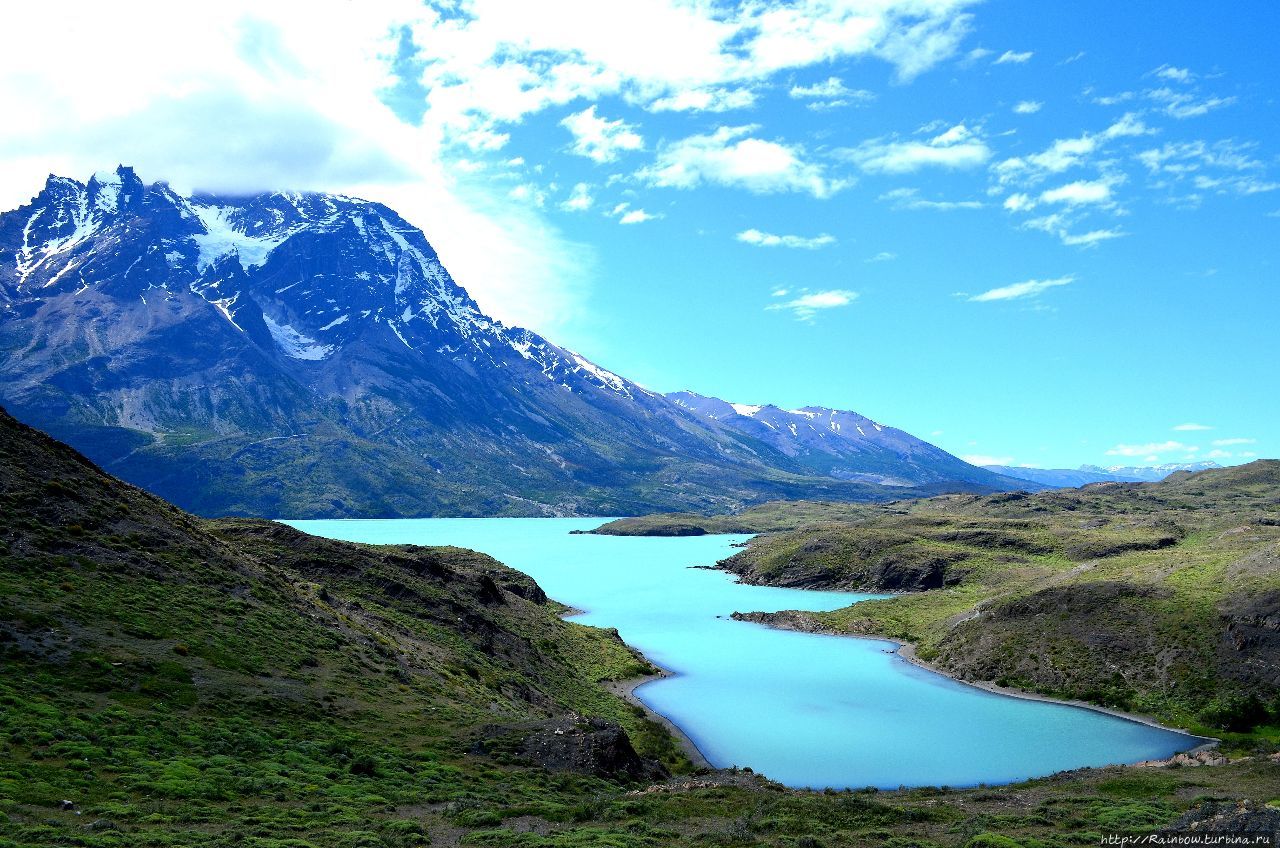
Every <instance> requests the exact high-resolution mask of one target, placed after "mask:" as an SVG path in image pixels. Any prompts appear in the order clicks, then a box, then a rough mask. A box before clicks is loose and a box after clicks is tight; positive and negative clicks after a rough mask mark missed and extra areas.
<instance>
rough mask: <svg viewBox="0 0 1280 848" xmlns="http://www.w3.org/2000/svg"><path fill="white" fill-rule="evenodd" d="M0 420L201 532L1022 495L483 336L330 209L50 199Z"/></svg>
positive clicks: (25, 221)
mask: <svg viewBox="0 0 1280 848" xmlns="http://www.w3.org/2000/svg"><path fill="white" fill-rule="evenodd" d="M0 400H2V401H3V403H4V404H6V405H7V406H8V407H9V408H10V409H11V410H12V411H13V412H14V414H15V415H17V416H18V417H20V418H21V419H23V420H25V421H27V422H29V423H31V424H34V425H36V426H38V427H41V428H42V429H45V430H47V431H48V432H50V433H52V434H54V435H55V436H57V437H58V438H60V439H63V440H65V441H67V442H69V443H70V444H72V445H74V446H75V447H77V448H79V449H80V450H82V451H84V452H85V453H86V454H88V455H89V456H90V457H91V458H93V459H94V460H95V461H97V462H99V463H100V464H102V465H103V466H104V467H105V468H107V469H108V470H110V471H111V472H112V473H114V474H117V475H119V476H120V477H123V478H124V479H126V480H128V481H130V482H133V483H135V484H138V485H141V486H143V487H144V488H147V489H149V490H150V491H152V492H155V493H157V494H159V495H161V496H162V497H165V498H167V499H169V500H171V501H173V502H175V503H177V504H179V505H180V506H182V507H184V508H187V509H190V510H193V511H195V512H198V513H201V514H205V515H226V514H249V515H262V516H292V517H312V516H314V517H343V516H367V517H372V516H397V515H450V514H451V515H545V514H584V513H586V514H616V515H623V514H635V513H641V512H649V511H653V510H656V509H695V510H723V509H729V508H734V507H737V506H741V505H743V504H746V503H752V502H758V501H762V500H767V499H772V498H795V497H809V498H827V499H833V500H885V499H891V498H899V497H903V496H913V495H928V494H934V493H937V492H942V491H972V492H991V491H998V490H1009V489H1016V488H1034V487H1035V486H1034V484H1028V483H1027V482H1025V481H1023V480H1017V479H1013V478H1011V477H1008V476H1004V475H1001V474H997V473H994V472H992V471H989V470H986V469H982V468H977V467H975V466H972V465H969V464H967V463H965V462H963V461H961V460H960V459H958V458H956V457H954V456H952V455H950V454H948V453H946V452H945V451H942V450H941V449H939V448H937V447H934V446H933V445H930V444H928V443H926V442H924V441H922V440H920V439H917V438H915V437H914V436H911V435H910V434H908V433H905V432H903V431H901V430H896V429H894V428H891V427H886V426H883V425H881V424H879V423H876V422H874V421H871V420H870V419H868V418H865V417H863V416H861V415H858V414H856V413H852V412H844V411H838V410H831V409H824V408H819V407H805V408H803V409H799V410H783V409H779V408H777V407H773V406H759V407H756V406H745V405H742V404H731V403H726V402H724V401H721V400H717V399H715V398H709V397H704V396H701V395H695V394H692V393H687V392H681V393H676V394H673V395H670V396H665V395H662V394H660V393H657V392H653V391H650V390H648V389H646V388H644V387H642V386H640V385H638V384H636V383H634V382H632V381H630V380H627V379H625V378H624V377H621V376H618V375H617V374H614V373H612V372H610V371H608V370H606V369H604V368H602V367H600V366H598V365H596V364H595V363H593V362H591V361H589V360H588V359H586V358H585V357H583V356H581V355H579V354H578V353H575V352H574V351H571V350H568V349H567V348H564V347H561V346H558V345H556V344H554V343H552V342H550V341H548V340H547V339H545V338H543V337H542V336H540V335H538V334H536V333H534V332H531V331H529V330H525V329H521V328H517V327H508V326H505V325H503V324H502V323H500V322H498V321H495V320H493V319H491V318H489V317H488V316H486V315H485V314H484V313H483V312H482V311H481V310H480V308H479V306H477V304H476V303H475V301H474V300H472V298H471V297H470V296H469V295H468V294H467V292H466V291H465V290H464V289H463V288H462V287H461V286H459V285H458V284H457V283H456V282H455V281H454V280H453V278H452V277H451V276H450V275H449V272H448V271H447V270H446V269H445V267H444V266H443V265H442V264H441V261H440V258H439V256H438V255H437V254H436V251H435V250H434V249H433V248H432V247H431V245H430V243H428V241H427V239H426V237H425V236H424V235H423V234H422V233H421V232H420V231H419V230H417V229H415V228H414V227H412V226H411V225H410V224H408V223H407V222H406V221H405V220H404V219H402V218H401V217H400V216H399V215H397V214H396V213H395V212H394V211H392V210H391V209H389V208H387V207H386V206H383V205H381V204H378V203H374V202H369V201H365V200H359V199H355V198H351V197H345V196H341V195H331V194H315V193H307V194H299V193H289V192H275V193H264V194H257V195H251V196H242V197H240V196H238V197H226V196H215V195H208V194H194V195H190V196H184V195H182V194H179V193H178V192H175V191H174V190H172V189H171V188H170V187H169V186H168V185H167V184H165V183H163V182H157V183H153V184H150V185H147V184H144V183H143V182H142V180H141V179H139V177H138V176H137V175H136V174H135V173H134V171H133V170H132V169H131V168H128V167H124V166H121V167H119V168H117V169H116V170H114V171H107V172H100V173H98V174H95V175H94V176H93V177H92V178H91V179H89V180H88V181H87V182H83V183H82V182H79V181H77V180H73V179H69V178H66V177H59V176H50V177H49V178H48V180H47V182H46V184H45V186H44V188H43V190H42V191H41V192H40V193H39V194H38V195H37V196H36V197H35V198H34V199H33V200H32V202H31V203H29V204H28V205H26V206H23V207H21V208H19V209H17V210H14V211H11V212H7V213H4V214H3V215H0Z"/></svg>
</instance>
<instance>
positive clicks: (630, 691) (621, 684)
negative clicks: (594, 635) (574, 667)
mask: <svg viewBox="0 0 1280 848" xmlns="http://www.w3.org/2000/svg"><path fill="white" fill-rule="evenodd" d="M556 603H560V602H559V601H557V602H556ZM560 605H561V606H562V607H564V608H565V611H564V612H562V613H561V614H560V617H561V618H563V619H565V620H566V621H569V620H572V619H574V618H577V617H578V616H580V615H586V614H587V611H586V610H584V609H579V608H577V607H571V606H569V605H568V604H563V603H561V604H560ZM623 644H627V643H626V642H624V643H623ZM627 647H628V648H630V649H631V650H632V651H634V652H635V653H637V654H640V656H642V657H644V653H643V652H641V651H640V650H638V649H637V648H635V647H634V646H632V645H629V644H627ZM644 659H645V662H647V663H649V665H651V666H653V667H654V668H656V669H657V670H658V671H657V672H656V673H654V674H643V675H640V676H639V677H628V678H627V679H626V680H602V681H601V682H600V685H601V686H603V687H604V688H605V690H606V691H608V692H610V693H611V694H614V695H617V696H618V697H619V698H621V699H622V700H624V701H626V702H627V703H628V704H633V705H634V706H637V707H639V708H640V709H642V710H644V714H645V717H646V718H647V719H649V720H650V721H652V722H655V723H656V724H660V725H662V726H663V727H664V728H666V730H667V732H668V733H670V734H671V736H672V737H673V738H674V739H675V740H676V743H677V744H679V746H680V750H682V751H684V755H685V756H686V757H688V758H689V762H691V763H693V765H694V767H695V768H715V766H713V765H711V763H710V762H708V760H707V758H706V757H705V756H704V755H703V753H702V751H700V750H698V746H697V745H696V744H694V741H693V740H692V739H690V738H689V735H688V734H687V733H685V732H684V730H682V729H681V728H680V726H679V725H678V724H676V723H675V722H674V721H672V720H671V719H669V718H667V717H666V716H664V715H662V714H661V713H657V712H654V711H653V710H652V709H650V708H649V705H648V704H646V703H645V702H644V701H642V700H640V696H638V695H637V694H636V690H637V689H639V688H640V687H641V686H643V685H644V684H646V683H652V682H653V681H655V680H663V679H665V678H668V677H675V672H674V671H670V670H668V669H665V668H663V667H662V666H660V665H658V664H657V663H655V662H654V661H653V660H651V659H649V658H648V657H644Z"/></svg>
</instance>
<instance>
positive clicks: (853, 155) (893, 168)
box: [836, 124, 991, 174]
mask: <svg viewBox="0 0 1280 848" xmlns="http://www.w3.org/2000/svg"><path fill="white" fill-rule="evenodd" d="M836 155H838V156H840V157H841V158H844V159H848V160H849V161H851V162H853V163H854V164H856V165H857V166H858V167H860V168H861V169H862V170H864V171H868V172H871V173H882V174H905V173H910V172H913V171H918V170H920V169H921V168H927V167H937V168H972V167H975V166H977V165H981V164H983V163H985V162H986V161H987V160H988V159H990V158H991V148H990V147H988V146H987V143H986V142H985V141H984V140H983V139H982V138H981V136H980V135H979V134H978V133H977V132H975V131H973V130H971V129H970V128H969V127H967V126H965V125H964V124H956V125H955V126H953V127H951V128H950V129H948V130H947V131H945V132H943V133H940V134H938V135H936V136H934V137H933V138H930V139H928V140H926V141H885V140H883V139H877V140H872V141H867V142H864V143H862V144H861V145H859V146H858V147H846V148H841V149H840V150H837V151H836Z"/></svg>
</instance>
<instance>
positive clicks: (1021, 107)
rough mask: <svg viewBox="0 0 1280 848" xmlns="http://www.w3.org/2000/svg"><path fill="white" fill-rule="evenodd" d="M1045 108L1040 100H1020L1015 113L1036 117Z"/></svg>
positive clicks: (1015, 107)
mask: <svg viewBox="0 0 1280 848" xmlns="http://www.w3.org/2000/svg"><path fill="white" fill-rule="evenodd" d="M1043 107H1044V104H1043V103H1041V102H1040V101H1039V100H1020V101H1018V103H1017V105H1015V106H1014V107H1013V111H1015V112H1017V113H1018V114H1019V115H1034V114H1035V113H1036V112H1039V111H1040V110H1041V108H1043Z"/></svg>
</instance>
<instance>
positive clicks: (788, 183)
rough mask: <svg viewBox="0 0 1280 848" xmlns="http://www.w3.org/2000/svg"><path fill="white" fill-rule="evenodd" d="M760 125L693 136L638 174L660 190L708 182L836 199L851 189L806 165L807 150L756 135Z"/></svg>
mask: <svg viewBox="0 0 1280 848" xmlns="http://www.w3.org/2000/svg"><path fill="white" fill-rule="evenodd" d="M757 129H759V127H757V126H742V127H720V128H719V129H717V130H716V131H715V132H713V133H710V134H707V135H692V136H689V137H688V138H684V139H682V140H680V141H678V142H676V143H674V144H671V145H668V146H666V147H664V148H663V149H662V150H661V151H659V153H658V157H657V160H656V161H655V162H654V164H653V165H652V166H650V167H648V168H644V169H642V170H641V171H639V172H638V174H637V176H638V177H639V178H640V179H642V180H643V181H645V182H647V183H649V184H650V185H655V186H667V187H671V188H682V189H691V188H696V187H697V186H699V185H702V184H704V183H711V184H714V185H722V186H733V187H738V188H745V189H747V190H748V191H752V192H756V193H758V194H768V193H773V192H789V191H795V192H807V193H808V194H811V195H813V196H814V197H818V198H823V197H830V196H831V195H832V194H834V193H835V192H837V191H839V190H840V189H841V188H843V187H844V186H845V183H844V182H842V181H839V180H832V179H830V178H828V177H827V175H826V172H825V169H824V168H823V166H822V165H820V164H818V163H816V162H810V161H806V159H805V153H804V149H803V148H801V147H800V146H798V145H788V144H783V143H780V142H776V141H766V140H764V139H760V138H754V137H752V135H751V134H752V133H753V132H755V131H756V130H757Z"/></svg>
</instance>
